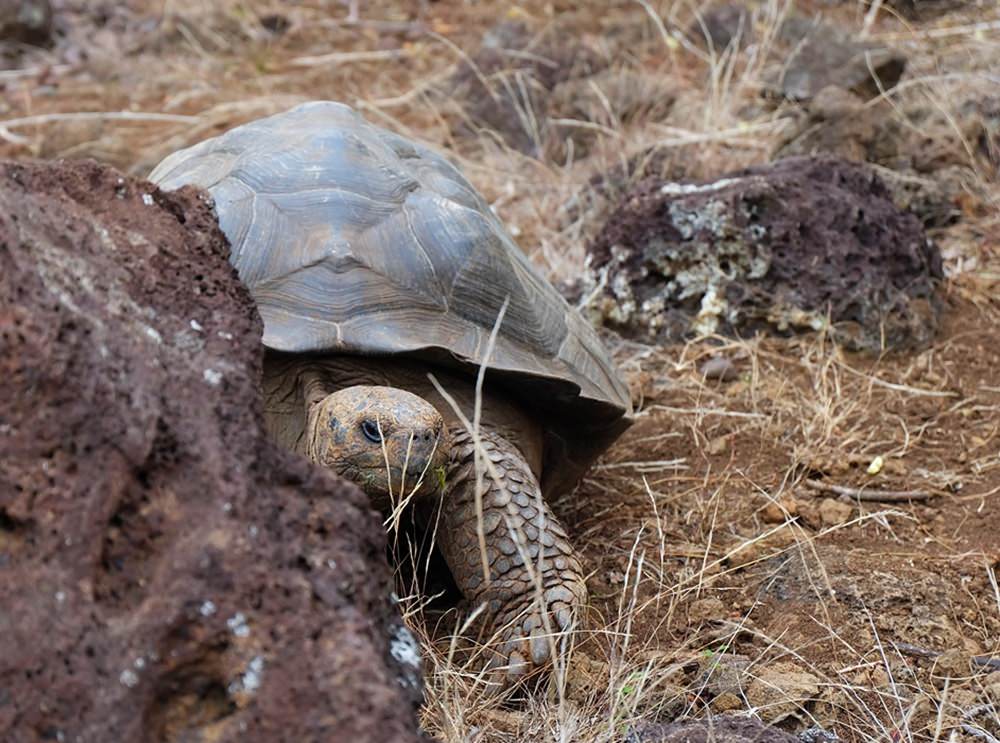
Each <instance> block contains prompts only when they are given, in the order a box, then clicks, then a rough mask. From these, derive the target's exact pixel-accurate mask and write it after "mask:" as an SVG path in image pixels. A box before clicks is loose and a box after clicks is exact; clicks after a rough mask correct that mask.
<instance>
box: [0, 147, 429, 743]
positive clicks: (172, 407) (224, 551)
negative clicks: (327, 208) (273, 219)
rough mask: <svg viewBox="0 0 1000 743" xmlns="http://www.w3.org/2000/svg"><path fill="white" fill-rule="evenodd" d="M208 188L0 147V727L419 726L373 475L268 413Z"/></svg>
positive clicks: (201, 734)
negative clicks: (304, 447)
mask: <svg viewBox="0 0 1000 743" xmlns="http://www.w3.org/2000/svg"><path fill="white" fill-rule="evenodd" d="M227 254H228V246H227V243H226V241H225V238H224V237H223V235H222V233H221V232H220V231H219V229H218V226H217V224H216V221H215V218H214V216H213V213H212V209H211V208H210V205H209V204H208V202H207V201H206V197H205V196H204V195H203V194H201V193H200V192H197V191H194V190H182V191H178V192H175V193H165V192H161V191H159V190H157V189H156V188H155V187H154V186H153V185H151V184H149V183H146V182H144V181H138V180H134V179H131V178H126V177H124V176H122V175H120V174H119V173H117V172H116V171H114V170H112V169H110V168H106V167H103V166H99V165H97V164H94V163H43V164H14V163H0V376H2V378H3V384H2V385H0V462H2V466H0V740H4V741H10V742H11V743H21V742H22V741H23V742H27V741H38V740H53V741H56V740H65V741H74V742H76V741H80V742H81V743H107V742H108V741H116V742H122V743H126V742H132V741H134V742H136V743H139V742H143V743H151V742H160V741H208V740H212V741H237V740H238V741H241V742H246V741H282V740H289V741H291V740H294V741H328V740H333V739H338V740H352V741H382V740H400V741H407V740H416V739H417V736H416V733H415V730H416V715H415V710H416V705H417V703H418V700H419V680H418V674H417V666H416V665H414V661H415V659H416V655H415V646H414V643H413V638H412V637H411V636H410V635H409V633H408V632H406V631H405V630H404V629H403V628H402V624H401V623H400V618H399V615H398V613H397V611H396V610H395V608H394V607H393V605H392V599H391V593H390V591H391V576H390V572H389V569H388V566H387V564H386V561H385V551H384V550H385V546H384V542H385V540H384V535H383V534H382V531H381V527H380V524H379V520H378V518H377V517H376V516H375V514H374V513H372V512H371V511H370V509H369V506H368V504H367V502H366V500H365V498H364V496H363V495H362V493H361V492H360V491H359V490H357V489H356V488H355V487H353V486H351V485H348V484H345V483H343V482H341V481H339V480H338V479H336V478H335V477H333V476H332V475H330V474H329V473H327V472H325V471H321V470H320V469H318V468H315V467H313V466H312V465H310V464H309V463H308V462H306V461H305V460H303V459H300V458H297V457H294V456H291V455H288V454H285V453H283V452H281V451H279V450H278V449H277V448H276V447H275V446H273V445H271V444H270V443H268V442H267V441H266V440H265V438H264V435H263V433H262V419H261V406H260V402H259V399H258V392H257V386H258V382H259V372H260V364H261V347H260V336H261V324H260V320H259V318H258V316H257V313H256V311H255V310H254V308H253V305H252V303H251V300H250V296H249V294H248V293H247V292H246V291H245V290H244V288H243V287H242V286H241V284H240V283H239V282H238V280H237V278H236V275H235V272H234V271H233V270H232V268H231V267H230V266H229V263H228V262H227Z"/></svg>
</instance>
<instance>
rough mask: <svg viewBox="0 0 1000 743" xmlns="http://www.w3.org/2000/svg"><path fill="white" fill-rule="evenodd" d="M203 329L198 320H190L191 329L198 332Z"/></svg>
mask: <svg viewBox="0 0 1000 743" xmlns="http://www.w3.org/2000/svg"><path fill="white" fill-rule="evenodd" d="M204 329H205V328H203V327H202V325H201V323H200V322H198V321H197V320H192V321H191V330H194V331H196V332H198V333H200V332H201V331H203V330H204Z"/></svg>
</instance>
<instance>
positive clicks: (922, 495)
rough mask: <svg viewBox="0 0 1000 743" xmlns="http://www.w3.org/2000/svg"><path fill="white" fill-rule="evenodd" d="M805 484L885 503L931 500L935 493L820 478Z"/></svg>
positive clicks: (824, 490) (813, 487) (856, 498)
mask: <svg viewBox="0 0 1000 743" xmlns="http://www.w3.org/2000/svg"><path fill="white" fill-rule="evenodd" d="M805 486H806V487H807V488H811V489H812V490H819V491H821V492H824V493H836V494H837V495H846V496H847V497H849V498H854V499H855V500H860V501H880V502H883V503H898V502H901V501H914V500H916V501H919V500H929V499H930V498H933V497H934V494H933V493H928V492H925V491H923V490H865V489H863V488H848V487H845V486H843V485H833V484H830V483H825V482H820V481H819V480H806V481H805Z"/></svg>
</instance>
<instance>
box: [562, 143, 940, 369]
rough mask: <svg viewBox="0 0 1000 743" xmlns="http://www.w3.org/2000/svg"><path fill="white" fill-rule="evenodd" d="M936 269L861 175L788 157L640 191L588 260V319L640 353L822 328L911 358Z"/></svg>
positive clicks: (909, 221) (921, 338)
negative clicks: (652, 347) (684, 342)
mask: <svg viewBox="0 0 1000 743" xmlns="http://www.w3.org/2000/svg"><path fill="white" fill-rule="evenodd" d="M941 277H942V269H941V258H940V254H939V252H938V250H937V248H936V247H935V246H934V245H933V244H931V243H930V242H929V241H928V239H927V237H926V235H925V234H924V232H923V229H922V227H921V225H920V223H919V222H918V220H916V219H915V218H914V217H913V216H912V215H910V214H907V213H905V212H902V211H901V210H899V209H898V208H897V207H896V206H895V205H894V204H893V202H892V200H891V198H890V195H889V193H888V191H887V189H886V188H885V186H884V184H883V183H882V182H881V181H880V180H879V179H878V178H877V177H876V176H875V175H874V174H873V173H872V172H871V171H870V170H868V169H867V168H865V167H864V166H862V165H858V164H854V163H849V162H846V161H842V160H839V159H836V158H829V157H827V158H809V157H801V158H789V159H787V160H783V161H779V162H778V163H774V164H772V165H767V166H760V167H757V168H751V169H749V170H746V171H743V172H740V173H735V174H732V175H730V176H726V177H724V178H721V179H719V180H717V181H715V182H712V183H705V184H687V183H669V182H667V183H664V182H663V181H661V180H659V179H655V178H651V179H646V180H644V181H642V182H640V183H638V184H637V185H636V186H635V188H634V189H633V190H632V191H631V192H630V193H628V194H626V195H625V197H624V198H623V199H622V201H621V203H620V204H619V208H618V209H616V210H614V212H613V214H612V216H611V217H610V218H609V220H608V221H607V223H606V224H605V225H604V226H603V228H602V229H601V230H600V232H599V233H598V235H597V236H596V238H595V239H594V240H593V241H592V243H591V244H590V245H589V247H588V256H587V264H586V269H585V271H584V276H583V279H582V286H581V287H580V289H581V291H580V293H581V295H582V296H585V297H589V298H590V300H589V302H588V306H587V308H586V309H587V311H588V312H589V314H590V315H591V317H592V319H593V320H595V321H596V322H598V323H600V324H606V325H609V326H611V327H613V328H614V329H616V330H618V331H620V332H622V333H623V334H625V335H627V336H630V337H633V338H638V339H644V340H647V341H652V340H680V339H682V338H685V337H688V336H691V335H708V334H712V333H737V334H744V333H752V332H755V331H757V330H761V329H769V330H771V331H773V332H778V333H781V334H787V333H792V332H797V331H803V330H811V331H816V330H823V329H829V330H830V331H831V332H832V333H833V335H834V337H835V338H837V339H838V340H839V341H841V342H842V343H844V344H845V345H847V346H849V347H852V348H860V349H869V350H881V349H884V348H888V347H899V346H909V345H916V346H919V345H922V344H924V343H926V342H927V341H929V340H930V338H931V337H933V335H934V332H935V329H936V327H937V320H938V313H939V302H938V299H937V295H936V287H937V284H938V281H939V280H940V278H941Z"/></svg>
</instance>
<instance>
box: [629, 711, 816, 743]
mask: <svg viewBox="0 0 1000 743" xmlns="http://www.w3.org/2000/svg"><path fill="white" fill-rule="evenodd" d="M630 740H632V741H636V742H637V743H799V739H798V738H796V737H795V736H794V735H791V734H789V733H786V732H785V731H784V730H779V729H778V728H774V727H770V726H768V725H765V724H763V723H762V722H760V721H759V720H755V719H753V718H751V717H737V716H734V715H715V716H714V717H708V718H706V719H703V720H681V721H678V722H671V723H669V724H666V725H652V726H650V727H648V728H645V729H643V730H640V731H636V732H635V733H633V735H632V736H631V737H630Z"/></svg>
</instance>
